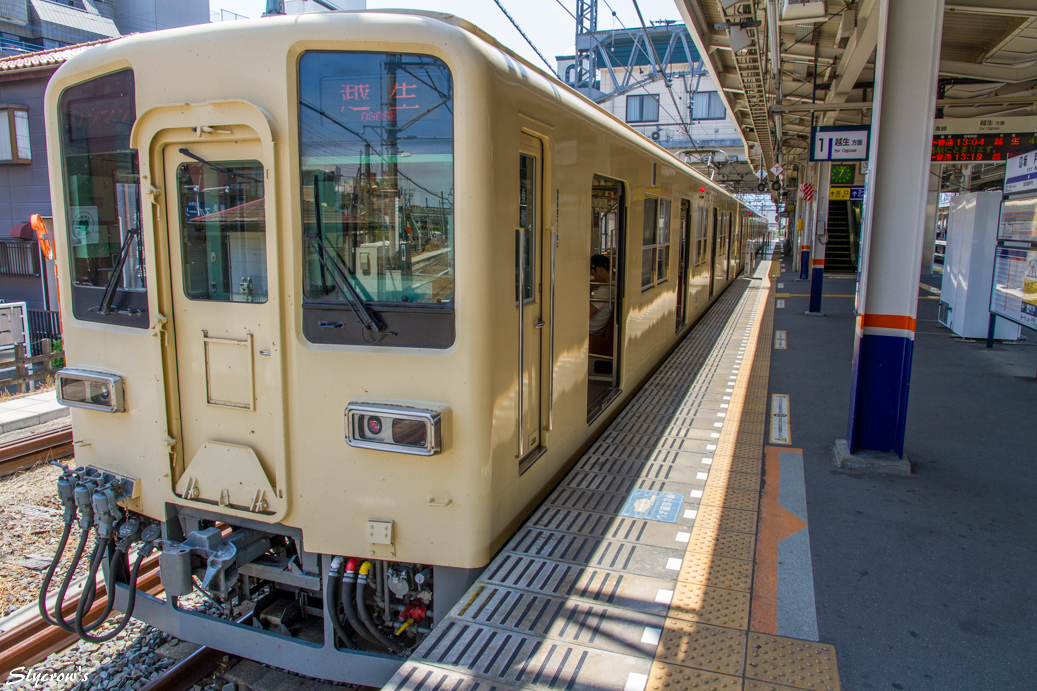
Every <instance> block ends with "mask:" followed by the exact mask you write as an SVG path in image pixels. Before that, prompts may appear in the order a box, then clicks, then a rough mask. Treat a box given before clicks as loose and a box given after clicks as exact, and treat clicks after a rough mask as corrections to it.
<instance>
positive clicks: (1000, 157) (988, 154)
mask: <svg viewBox="0 0 1037 691" xmlns="http://www.w3.org/2000/svg"><path fill="white" fill-rule="evenodd" d="M1034 148H1037V133H1034V132H1023V133H1014V134H1011V133H1004V134H1002V133H990V132H986V133H982V134H934V135H933V150H932V155H931V156H930V158H929V160H930V161H934V162H943V163H955V162H966V163H969V162H973V161H976V162H978V161H1007V160H1008V158H1009V157H1010V156H1015V155H1016V154H1020V153H1025V152H1027V151H1032V150H1033V149H1034Z"/></svg>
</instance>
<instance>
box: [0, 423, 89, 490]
mask: <svg viewBox="0 0 1037 691" xmlns="http://www.w3.org/2000/svg"><path fill="white" fill-rule="evenodd" d="M72 451H73V448H72V426H71V425H67V426H65V427H59V428H58V429H56V430H51V431H49V432H44V433H43V434H35V435H32V436H29V437H24V438H22V439H15V440H14V441H10V442H7V443H6V444H0V477H3V476H4V475H10V474H11V473H15V472H17V471H19V470H24V469H25V468H30V467H32V466H33V465H35V464H37V463H39V462H40V461H46V460H51V459H57V458H64V457H65V456H71V455H72Z"/></svg>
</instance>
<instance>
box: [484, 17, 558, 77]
mask: <svg viewBox="0 0 1037 691" xmlns="http://www.w3.org/2000/svg"><path fill="white" fill-rule="evenodd" d="M493 1H494V2H495V3H496V4H497V7H499V8H500V11H501V12H503V13H504V16H505V17H507V18H508V21H510V22H511V25H512V26H513V27H515V30H516V31H518V32H519V33H520V34H522V38H524V39H526V43H528V44H529V47H530V48H532V49H533V52H535V53H536V54H537V55H538V56H539V57H540V59H541V60H543V61H544V64H545V65H547V71H548V72H550V73H551V74H554V73H555V68H554V67H552V66H551V63H549V62H548V61H547V58H545V57H544V55H543V53H541V52H540V51H539V50H537V47H536V46H535V45H534V44H533V41H531V40H530V38H529V36H526V32H525V31H523V30H522V28H521V27H520V26H519V25H518V22H516V21H515V19H514V18H513V17H512V16H511V15H510V14H508V11H507V10H506V9H504V5H502V4H501V2H500V0H493Z"/></svg>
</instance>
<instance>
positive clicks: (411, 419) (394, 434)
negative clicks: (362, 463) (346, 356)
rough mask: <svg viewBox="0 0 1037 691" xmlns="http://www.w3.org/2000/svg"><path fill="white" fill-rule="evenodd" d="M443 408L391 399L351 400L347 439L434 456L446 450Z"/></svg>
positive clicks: (366, 446) (352, 442)
mask: <svg viewBox="0 0 1037 691" xmlns="http://www.w3.org/2000/svg"><path fill="white" fill-rule="evenodd" d="M440 428H441V425H440V415H439V411H437V410H431V409H426V408H415V407H411V406H406V405H396V404H391V403H361V402H356V403H350V404H349V405H348V406H347V407H346V443H348V444H349V445H350V446H357V447H360V448H363V449H379V450H381V451H394V452H396V453H409V454H417V455H421V456H432V455H434V454H437V453H439V452H440V450H442V440H441V436H442V432H441V429H440Z"/></svg>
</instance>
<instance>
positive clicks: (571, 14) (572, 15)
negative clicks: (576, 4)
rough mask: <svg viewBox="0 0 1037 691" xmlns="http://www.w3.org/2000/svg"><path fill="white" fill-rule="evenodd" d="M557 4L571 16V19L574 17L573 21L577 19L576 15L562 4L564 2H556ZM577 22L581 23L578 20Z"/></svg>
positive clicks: (558, 0)
mask: <svg viewBox="0 0 1037 691" xmlns="http://www.w3.org/2000/svg"><path fill="white" fill-rule="evenodd" d="M555 2H557V3H558V6H559V7H561V8H562V9H563V10H565V11H566V12H567V13H568V14H569V16H570V17H572V18H573V19H576V15H575V14H573V13H572V12H570V11H569V8H568V7H566V6H565V5H563V4H562V0H555ZM576 21H580V20H579V19H576Z"/></svg>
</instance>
